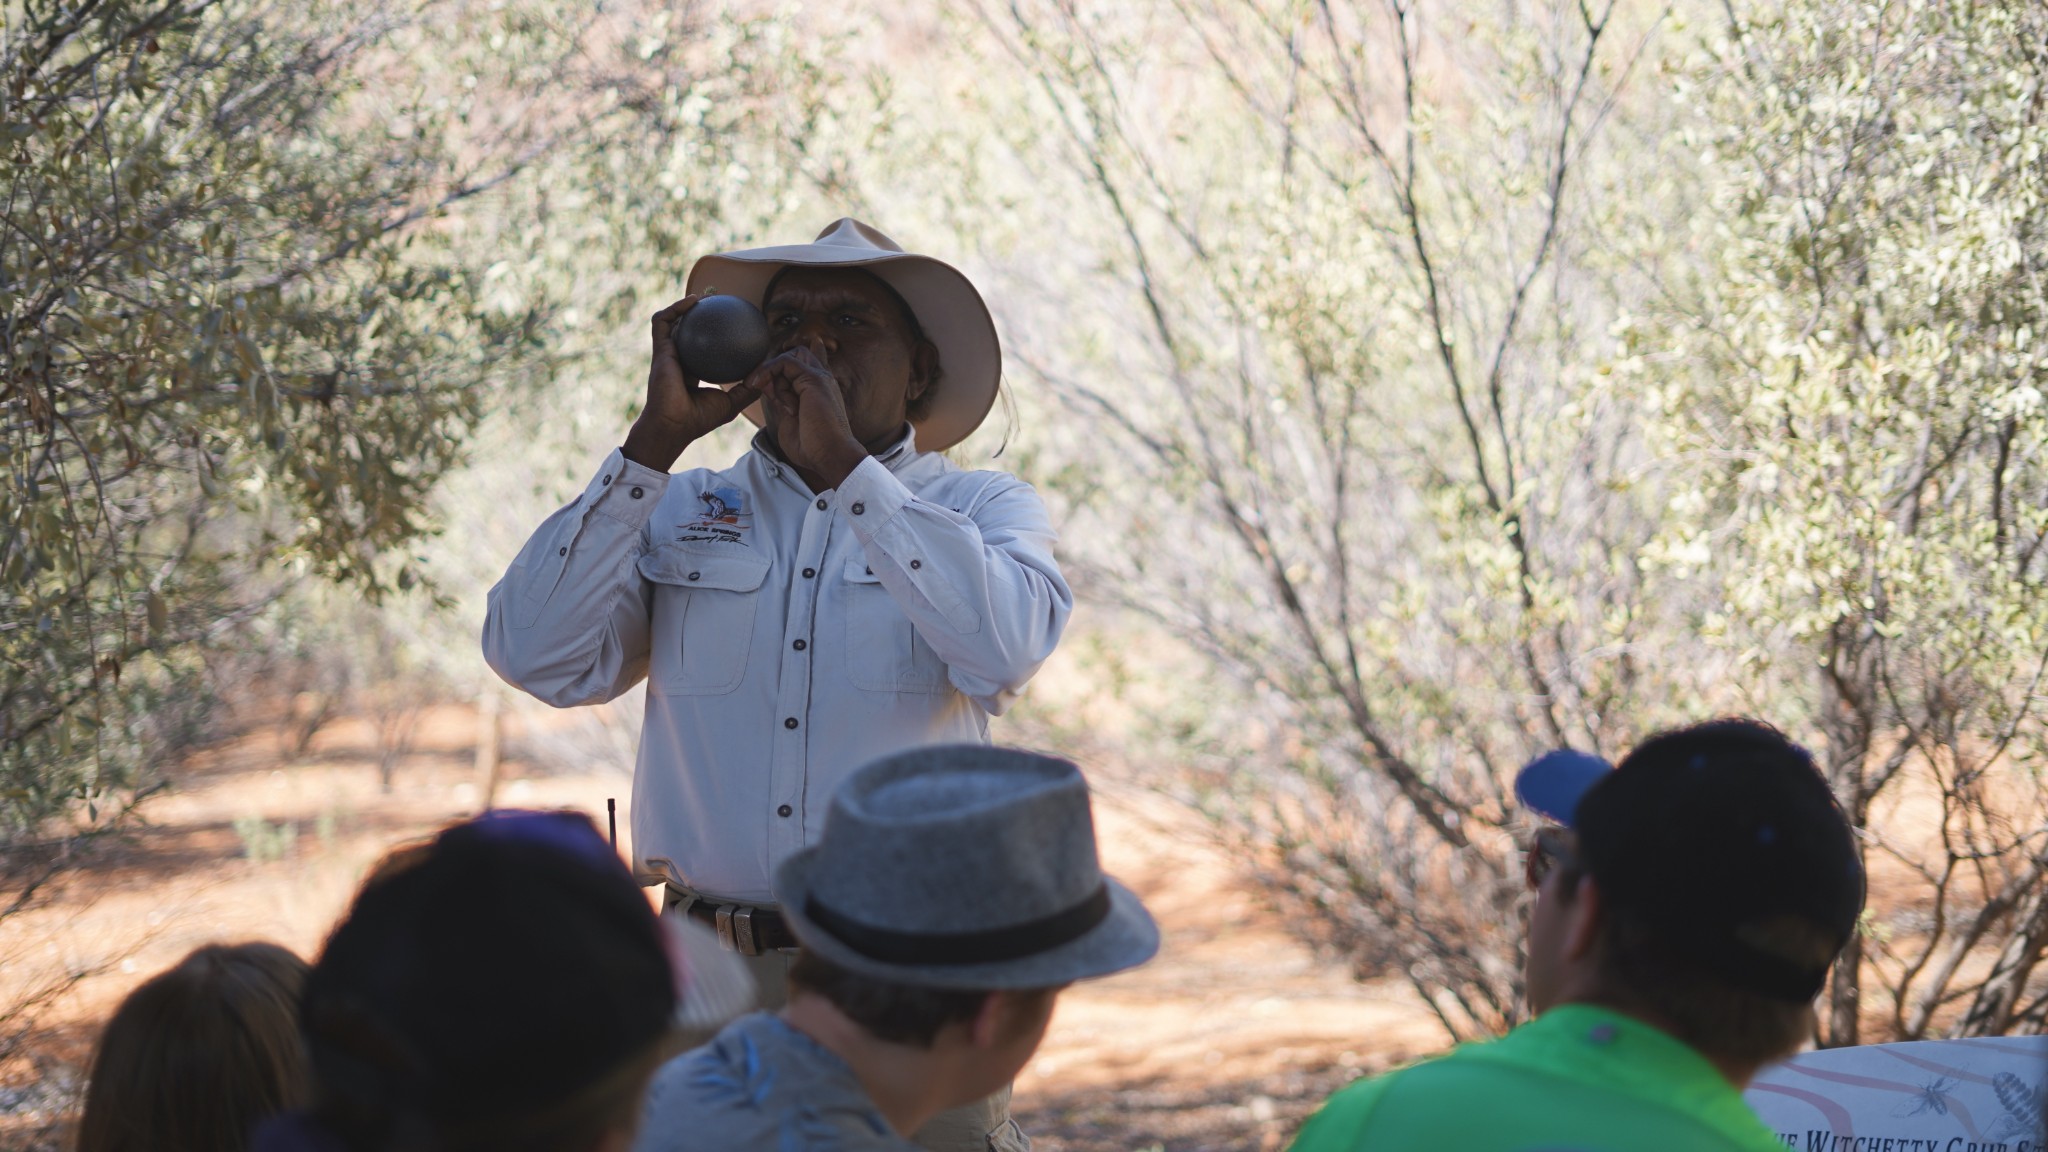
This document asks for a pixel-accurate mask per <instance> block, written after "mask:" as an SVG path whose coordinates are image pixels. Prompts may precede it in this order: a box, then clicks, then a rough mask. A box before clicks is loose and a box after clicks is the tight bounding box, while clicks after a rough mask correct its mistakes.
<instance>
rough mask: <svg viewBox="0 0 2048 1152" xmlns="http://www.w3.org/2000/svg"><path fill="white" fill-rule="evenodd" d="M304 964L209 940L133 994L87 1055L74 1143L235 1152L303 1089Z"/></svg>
mask: <svg viewBox="0 0 2048 1152" xmlns="http://www.w3.org/2000/svg"><path fill="white" fill-rule="evenodd" d="M305 983H306V962H305V961H303V960H301V959H299V958H298V957H297V956H294V955H293V954H292V953H291V952H290V951H288V950H286V949H284V948H281V947H279V946H278V945H275V944H234V945H221V944H214V945H209V946H207V947H205V948H201V949H199V950H198V951H196V952H194V953H192V954H191V955H190V956H187V957H185V959H184V960H182V961H180V962H179V964H178V965H177V967H175V968H172V969H170V970H169V971H166V972H163V973H161V974H159V975H157V976H156V977H154V978H152V979H151V980H149V981H148V982H147V983H145V984H143V985H142V986H141V987H140V988H137V989H136V990H135V991H134V992H132V993H130V994H129V996H128V998H127V999H126V1000H124V1001H122V1003H121V1007H120V1008H119V1009H117V1010H116V1011H115V1012H114V1017H113V1019H112V1020H111V1021H109V1022H108V1024H107V1030H106V1032H105V1033H104V1034H103V1035H102V1036H101V1037H100V1045H99V1051H98V1052H97V1053H95V1054H94V1056H93V1063H92V1083H91V1087H90V1088H89V1089H87V1092H86V1097H85V1117H84V1119H83V1120H82V1121H81V1122H80V1124H79V1131H78V1152H242V1150H243V1149H246V1148H248V1147H249V1146H250V1135H251V1132H252V1131H253V1130H254V1129H255V1127H256V1125H257V1124H259V1123H261V1122H262V1121H264V1120H266V1119H268V1118H270V1117H271V1116H274V1115H276V1114H278V1113H280V1112H283V1111H285V1110H287V1109H290V1108H296V1107H299V1106H301V1105H303V1104H304V1103H306V1101H307V1099H308V1083H309V1081H308V1077H307V1065H306V1051H305V1047H304V1044H303V1043H302V1042H301V1041H300V1039H299V1026H298V1001H299V993H300V991H301V990H302V989H303V988H304V987H305Z"/></svg>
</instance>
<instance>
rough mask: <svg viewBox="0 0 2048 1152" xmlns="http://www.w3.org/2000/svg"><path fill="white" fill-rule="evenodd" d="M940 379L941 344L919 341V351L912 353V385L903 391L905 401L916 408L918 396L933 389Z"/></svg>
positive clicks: (909, 406) (912, 407) (911, 407)
mask: <svg viewBox="0 0 2048 1152" xmlns="http://www.w3.org/2000/svg"><path fill="white" fill-rule="evenodd" d="M938 379H939V346H938V345H936V344H934V343H932V342H931V341H929V340H920V341H918V342H917V351H915V352H913V353H911V354H910V387H909V388H908V389H906V390H905V391H904V393H903V403H904V405H905V406H906V407H908V408H910V409H912V410H915V409H916V408H917V401H918V398H919V397H921V396H923V395H924V394H925V393H926V392H929V391H931V387H932V385H933V384H935V383H937V382H938Z"/></svg>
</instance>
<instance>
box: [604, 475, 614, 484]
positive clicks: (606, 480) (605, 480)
mask: <svg viewBox="0 0 2048 1152" xmlns="http://www.w3.org/2000/svg"><path fill="white" fill-rule="evenodd" d="M604 482H605V483H607V484H609V483H611V482H612V478H611V477H610V476H606V477H605V478H604Z"/></svg>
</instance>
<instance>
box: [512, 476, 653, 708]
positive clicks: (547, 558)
mask: <svg viewBox="0 0 2048 1152" xmlns="http://www.w3.org/2000/svg"><path fill="white" fill-rule="evenodd" d="M668 482H669V477H668V474H667V473H665V472H656V471H655V470H653V469H651V468H647V467H645V466H643V465H640V464H635V463H633V462H632V461H630V460H627V459H626V458H625V456H624V455H623V454H621V453H620V452H619V451H618V450H616V449H614V450H613V451H612V453H611V455H609V456H607V457H606V458H605V461H604V464H603V465H602V466H601V467H600V468H599V469H598V471H597V474H596V475H594V476H592V477H591V479H590V483H589V485H588V486H586V487H585V488H584V490H583V494H582V495H581V496H579V497H577V498H576V499H575V500H574V501H572V502H571V503H569V504H568V505H567V506H565V507H563V508H562V509H561V510H559V511H557V512H556V513H555V514H554V515H552V516H549V517H548V518H547V519H546V520H545V521H543V522H542V523H541V526H540V528H539V529H538V530H537V531H535V532H534V534H533V536H532V537H531V538H530V539H528V540H527V542H526V546H525V547H524V548H522V549H520V551H519V556H518V558H517V559H515V560H513V561H512V566H511V567H510V568H509V569H507V570H506V572H505V576H504V578H503V579H501V580H499V581H498V583H497V586H496V587H494V588H492V589H491V592H490V599H489V609H488V611H487V613H486V615H485V617H484V634H483V647H484V659H485V660H486V661H488V662H489V664H490V666H491V668H492V669H493V670H494V671H496V672H497V673H498V675H500V676H502V677H504V678H505V681H506V682H507V683H509V684H511V685H513V686H514V687H517V688H519V689H521V690H523V691H525V692H527V693H529V694H531V695H532V696H534V697H536V698H537V699H539V700H542V701H544V702H546V703H548V704H552V705H554V706H556V707H558V708H566V707H570V706H572V705H576V704H596V703H602V702H603V701H606V700H610V699H612V698H613V697H615V696H618V695H619V694H620V693H622V692H624V691H626V689H628V688H631V687H632V686H633V685H634V684H635V683H637V682H638V681H639V680H640V678H641V677H642V676H645V675H646V674H647V635H648V632H647V614H648V594H647V590H646V588H645V581H643V580H642V579H641V578H640V575H639V572H638V570H637V568H636V567H635V562H636V561H637V560H638V559H639V557H640V555H641V554H642V553H643V552H644V551H645V550H646V547H647V524H648V521H649V519H650V518H651V517H652V516H653V515H654V509H655V506H656V505H657V504H659V503H660V502H661V496H662V493H663V492H665V491H666V490H667V488H668Z"/></svg>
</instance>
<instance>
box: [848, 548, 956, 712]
mask: <svg viewBox="0 0 2048 1152" xmlns="http://www.w3.org/2000/svg"><path fill="white" fill-rule="evenodd" d="M844 584H845V589H846V677H847V679H848V680H851V681H852V682H853V686H854V687H856V688H864V689H866V690H867V691H869V692H908V693H915V694H918V695H935V694H937V693H940V692H945V691H948V690H950V688H951V685H950V684H949V683H948V682H947V680H946V662H945V661H943V660H941V659H939V654H938V653H937V652H934V651H932V646H931V645H929V644H927V643H925V642H924V637H922V636H919V635H918V634H917V629H916V628H914V627H912V626H911V624H910V617H908V616H905V615H904V614H903V609H901V608H898V607H897V606H896V599H895V597H893V596H891V595H889V590H888V589H887V588H884V587H882V580H881V577H879V576H876V575H875V574H874V573H873V572H870V571H868V567H867V562H866V561H864V560H862V559H860V558H858V557H856V558H854V559H852V560H848V561H847V562H846V571H845V579H844Z"/></svg>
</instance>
